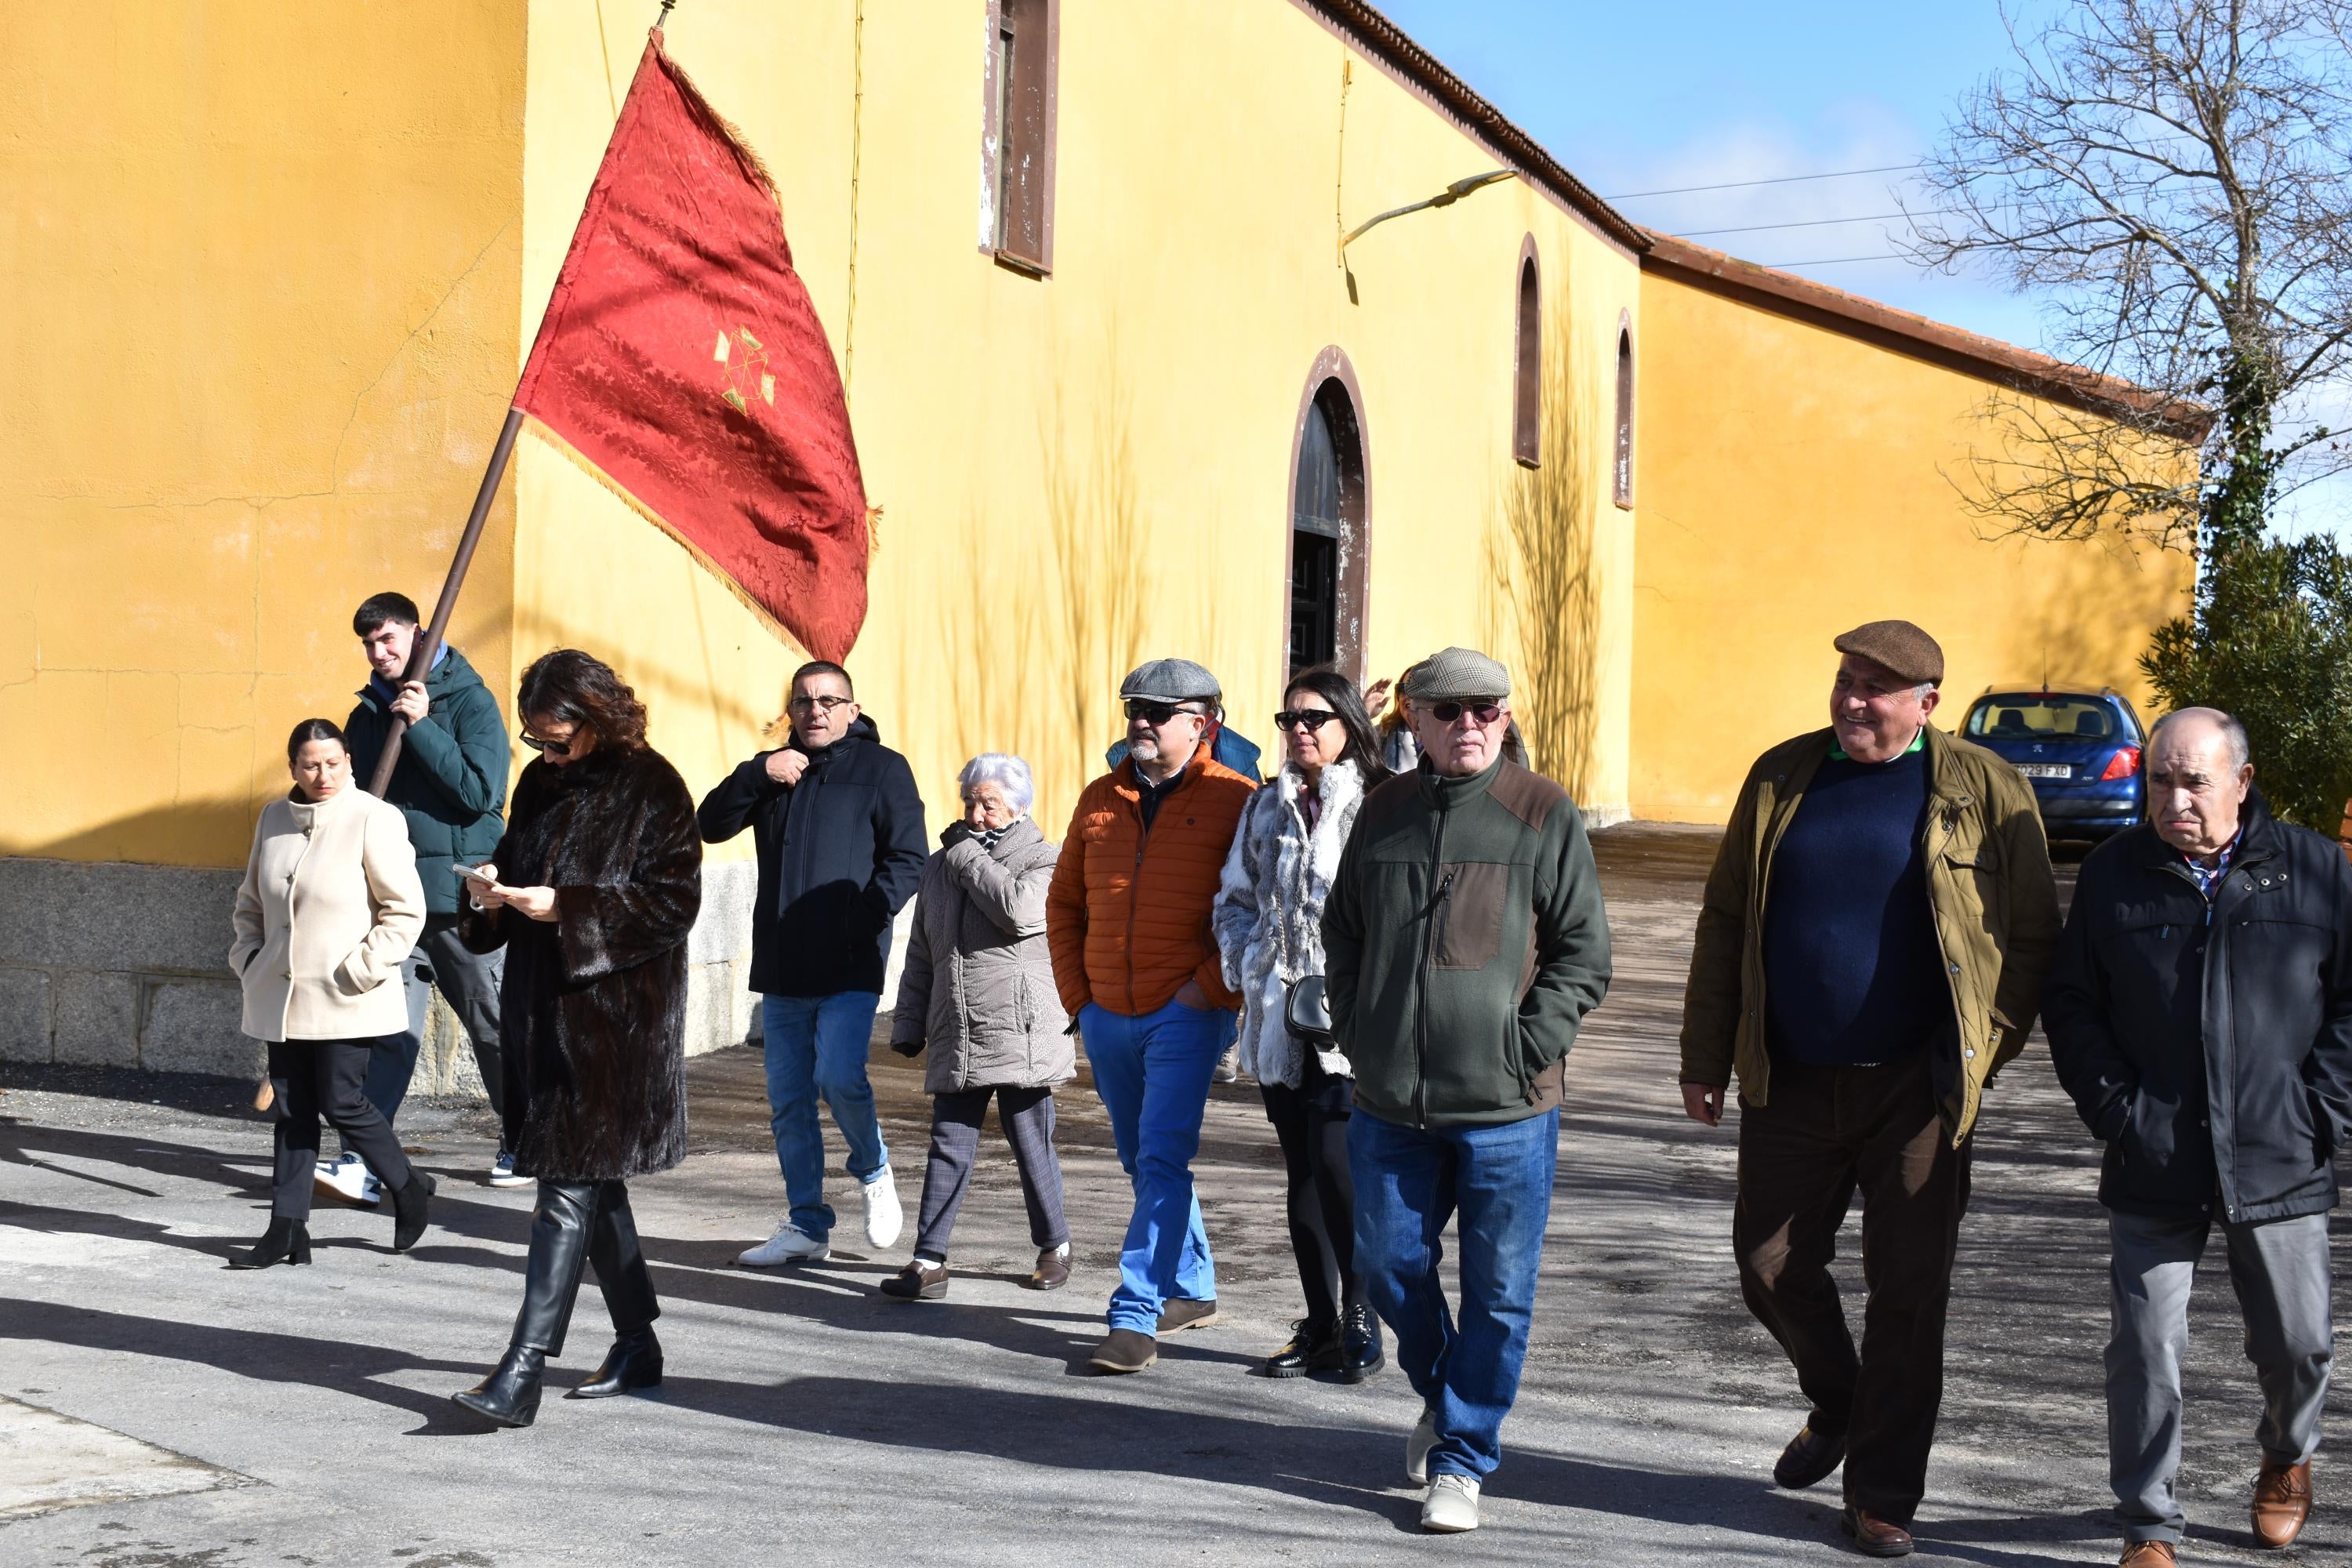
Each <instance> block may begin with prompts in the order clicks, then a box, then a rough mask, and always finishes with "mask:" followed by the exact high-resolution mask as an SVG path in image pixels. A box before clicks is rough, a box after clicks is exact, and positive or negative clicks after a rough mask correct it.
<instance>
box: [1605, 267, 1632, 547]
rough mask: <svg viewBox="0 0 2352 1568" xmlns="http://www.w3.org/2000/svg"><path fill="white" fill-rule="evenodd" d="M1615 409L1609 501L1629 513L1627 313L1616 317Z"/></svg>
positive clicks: (1629, 326)
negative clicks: (1626, 509) (1614, 437)
mask: <svg viewBox="0 0 2352 1568" xmlns="http://www.w3.org/2000/svg"><path fill="white" fill-rule="evenodd" d="M1616 373H1617V374H1616V386H1617V399H1616V401H1617V407H1616V416H1617V417H1616V424H1615V436H1616V439H1615V443H1614V446H1613V448H1612V451H1611V453H1610V462H1609V491H1610V499H1611V500H1613V501H1615V502H1616V503H1617V504H1618V505H1619V506H1621V507H1624V508H1628V509H1631V508H1632V506H1633V400H1634V385H1633V383H1634V366H1633V312H1632V311H1630V310H1621V311H1619V312H1618V315H1617V366H1616Z"/></svg>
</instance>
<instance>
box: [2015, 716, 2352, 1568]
mask: <svg viewBox="0 0 2352 1568" xmlns="http://www.w3.org/2000/svg"><path fill="white" fill-rule="evenodd" d="M2253 778H2254V767H2253V760H2252V755H2251V754H2250V749H2249V747H2248V744H2247V741H2246V731H2245V728H2244V726H2242V724H2240V723H2239V722H2238V721H2236V720H2235V719H2233V718H2231V717H2230V715H2228V714H2226V713H2222V712H2220V711H2218V710H2214V709H2210V708H2185V709H2182V710H2180V711H2179V712H2177V713H2174V714H2171V715H2169V716H2168V717H2167V718H2165V719H2164V720H2162V721H2160V722H2158V725H2157V726H2156V730H2155V732H2154V733H2153V734H2151V735H2150V736H2149V737H2148V742H2147V805H2148V820H2147V822H2144V823H2141V824H2140V825H2138V826H2135V827H2132V828H2129V829H2126V831H2124V832H2122V833H2119V834H2117V835H2116V837H2114V838H2112V839H2110V840H2108V842H2106V843H2105V844H2103V845H2101V846H2100V847H2098V848H2097V849H2096V850H2095V851H2094V852H2093V853H2092V854H2091V856H2090V858H2088V859H2086V860H2084V863H2083V870H2082V877H2081V879H2080V880H2079V881H2078V882H2077V883H2076V885H2075V890H2074V909H2073V910H2072V911H2071V912H2070V913H2069V915H2068V916H2067V920H2066V932H2065V937H2064V940H2063V942H2062V944H2061V946H2060V949H2059V956H2058V963H2057V967H2056V969H2055V971H2054V972H2053V974H2052V976H2051V981H2050V994H2049V996H2048V999H2047V1000H2046V1002H2045V1003H2044V1004H2043V1013H2044V1016H2045V1018H2046V1021H2047V1024H2048V1026H2049V1033H2050V1056H2051V1059H2052V1061H2053V1063H2054V1064H2055V1065H2056V1067H2057V1068H2058V1079H2059V1081H2060V1082H2061V1083H2063V1084H2064V1085H2065V1087H2066V1092H2067V1093H2068V1094H2069V1095H2071V1096H2072V1097H2073V1098H2074V1106H2075V1109H2076V1110H2078V1111H2080V1112H2081V1113H2082V1118H2083V1124H2084V1126H2085V1127H2087V1128H2089V1129H2090V1131H2091V1133H2092V1135H2093V1136H2094V1137H2095V1138H2097V1139H2099V1140H2100V1141H2101V1142H2104V1143H2105V1145H2106V1154H2105V1160H2104V1161H2103V1163H2102V1164H2101V1167H2100V1172H2099V1201H2100V1202H2101V1203H2102V1204H2104V1205H2106V1209H2107V1235H2108V1241H2109V1245H2110V1248H2111V1262H2110V1265H2109V1269H2108V1279H2109V1281H2110V1289H2111V1291H2112V1308H2113V1310H2112V1317H2111V1320H2110V1321H2111V1322H2112V1323H2113V1326H2114V1331H2113V1335H2112V1337H2111V1338H2110V1339H2109V1340H2108V1342H2107V1352H2106V1372H2107V1478H2108V1480H2109V1482H2110V1483H2111V1484H2112V1485H2113V1486H2114V1488H2115V1493H2116V1520H2117V1521H2118V1522H2119V1523H2120V1524H2121V1525H2122V1526H2123V1531H2124V1542H2125V1545H2124V1554H2123V1561H2124V1562H2125V1563H2126V1564H2129V1565H2130V1568H2158V1565H2159V1564H2165V1563H2171V1562H2172V1561H2173V1556H2174V1552H2175V1550H2176V1549H2177V1548H2178V1547H2179V1543H2180V1539H2181V1535H2182V1532H2183V1531H2185V1530H2186V1528H2187V1525H2188V1521H2187V1518H2186V1516H2185V1514H2184V1512H2183V1510H2182V1509H2181V1506H2180V1500H2179V1496H2178V1494H2177V1493H2176V1491H2175V1489H2174V1479H2175V1478H2176V1477H2177V1476H2178V1474H2179V1469H2180V1422H2181V1394H2180V1361H2181V1356H2182V1354H2183V1352H2186V1350H2187V1349H2188V1345H2189V1286H2190V1283H2191V1281H2192V1280H2193V1279H2195V1277H2196V1273H2197V1265H2198V1262H2199V1260H2200V1258H2202V1257H2203V1256H2204V1252H2205V1244H2206V1241H2207V1239H2208V1238H2209V1237H2210V1236H2211V1234H2212V1232H2213V1229H2214V1227H2215V1226H2216V1225H2219V1226H2220V1227H2221V1238H2222V1243H2223V1246H2224V1248H2225V1250H2226V1251H2227V1253H2228V1256H2229V1261H2230V1283H2231V1286H2233V1287H2234V1288H2235V1289H2236V1291H2237V1297H2238V1309H2239V1312H2240V1314H2241V1315H2242V1317H2243V1319H2244V1321H2245V1326H2246V1359H2247V1360H2249V1361H2251V1362H2252V1363H2253V1365H2254V1377H2255V1381H2256V1383H2257V1384H2260V1386H2261V1389H2262V1395H2263V1414H2262V1419H2261V1420H2260V1421H2259V1422H2258V1423H2256V1425H2255V1427H2254V1445H2255V1447H2256V1448H2257V1449H2258V1450H2259V1454H2260V1460H2261V1463H2260V1468H2259V1469H2258V1471H2257V1473H2256V1475H2255V1478H2254V1483H2253V1494H2252V1500H2251V1510H2252V1524H2253V1531H2254V1536H2255V1539H2256V1540H2257V1541H2259V1542H2261V1543H2262V1544H2263V1545H2264V1546H2288V1545H2292V1544H2293V1543H2294V1540H2295V1537H2296V1536H2297V1535H2298V1534H2299V1533H2300V1532H2301V1531H2302V1530H2303V1526H2304V1522H2305V1521H2306V1520H2308V1519H2309V1518H2310V1517H2311V1500H2312V1484H2311V1456H2312V1453H2313V1451H2314V1450H2315V1449H2316V1448H2317V1447H2319V1416H2320V1410H2321V1408H2322V1406H2323V1405H2325V1404H2326V1399H2327V1384H2328V1379H2329V1376H2330V1374H2331V1373H2332V1371H2333V1368H2334V1361H2335V1357H2334V1346H2335V1340H2336V1330H2335V1317H2334V1311H2333V1303H2332V1302H2331V1300H2330V1299H2329V1282H2330V1276H2331V1273H2332V1268H2331V1266H2330V1262H2329V1258H2328V1249H2327V1211H2328V1210H2330V1209H2332V1208H2334V1207H2335V1206H2336V1163H2335V1156H2336V1151H2337V1150H2338V1149H2340V1148H2342V1147H2343V1146H2344V1143H2345V1142H2346V1136H2347V1132H2352V868H2347V866H2346V863H2345V858H2344V854H2343V851H2342V850H2341V849H2340V848H2339V847H2337V846H2336V844H2334V843H2332V842H2330V841H2329V840H2328V839H2327V838H2326V837H2323V836H2322V835H2320V834H2316V833H2313V832H2311V831H2309V830H2308V829H2305V828H2301V827H2296V826H2292V825H2290V824H2287V823H2284V822H2281V821H2279V820H2278V819H2277V818H2276V817H2274V816H2272V815H2271V811H2270V806H2269V805H2268V803H2267V802H2265V801H2264V800H2263V795H2262V792H2261V791H2260V790H2259V789H2256V788H2255V787H2254V784H2253Z"/></svg>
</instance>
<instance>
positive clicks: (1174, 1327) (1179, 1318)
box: [1160, 1296, 1225, 1334]
mask: <svg viewBox="0 0 2352 1568" xmlns="http://www.w3.org/2000/svg"><path fill="white" fill-rule="evenodd" d="M1223 1321H1225V1320H1224V1315H1223V1313H1221V1312H1219V1311H1218V1310H1217V1299H1216V1298H1215V1297H1213V1296H1212V1297H1210V1298H1209V1299H1208V1300H1205V1301H1192V1300H1186V1299H1185V1298H1183V1297H1181V1296H1179V1297H1177V1298H1175V1299H1174V1300H1171V1301H1170V1302H1169V1303H1168V1305H1167V1306H1165V1307H1163V1308H1161V1309H1160V1332H1161V1333H1163V1334H1174V1333H1181V1332H1182V1331H1184V1330H1186V1329H1213V1328H1215V1327H1216V1326H1217V1325H1218V1324H1219V1323H1222V1322H1223Z"/></svg>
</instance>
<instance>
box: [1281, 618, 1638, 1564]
mask: <svg viewBox="0 0 2352 1568" xmlns="http://www.w3.org/2000/svg"><path fill="white" fill-rule="evenodd" d="M1510 694H1511V678H1510V674H1509V672H1508V671H1507V670H1506V669H1505V668H1503V666H1502V665H1500V664H1498V663H1496V661H1495V660H1493V659H1491V658H1487V657H1486V655H1484V654H1481V653H1475V652H1473V651H1471V650H1470V649H1468V648H1447V649H1446V650H1445V651H1444V652H1443V653H1440V654H1437V655H1435V656H1434V657H1433V658H1430V659H1428V660H1427V661H1425V662H1424V663H1423V664H1421V665H1419V666H1416V667H1415V668H1414V669H1413V671H1412V674H1411V675H1410V676H1409V677H1408V678H1407V680H1406V690H1405V695H1406V696H1407V697H1409V698H1410V699H1411V700H1412V725H1413V733H1414V736H1415V738H1416V739H1418V740H1419V742H1421V748H1422V760H1421V764H1420V766H1419V768H1418V769H1416V770H1415V771H1414V772H1412V773H1402V774H1399V775H1398V776H1397V777H1395V778H1392V779H1391V780H1390V781H1389V782H1388V783H1386V784H1382V785H1381V787H1380V788H1378V789H1376V790H1374V791H1373V792H1372V793H1371V794H1370V795H1369V796H1367V797H1366V798H1365V801H1364V805H1363V807H1362V809H1361V810H1360V812H1359V813H1358V815H1357V817H1356V825H1355V827H1354V829H1353V831H1352V832H1351V833H1350V834H1349V838H1348V845H1347V847H1346V849H1345V850H1344V851H1342V853H1341V855H1340V858H1339V874H1338V876H1337V877H1336V878H1335V879H1333V882H1332V885H1331V894H1330V898H1329V900H1328V902H1326V904H1325V905H1324V910H1323V945H1324V954H1325V965H1326V975H1325V984H1326V989H1327V993H1328V998H1329V1003H1330V1008H1331V1024H1332V1030H1333V1034H1334V1036H1335V1037H1336V1038H1337V1039H1338V1042H1339V1048H1340V1050H1341V1051H1343V1052H1344V1053H1346V1055H1347V1058H1348V1061H1349V1066H1350V1067H1352V1068H1354V1070H1355V1077H1356V1110H1357V1111H1358V1114H1357V1116H1356V1117H1355V1119H1354V1120H1353V1121H1350V1122H1349V1124H1348V1126H1349V1131H1348V1159H1349V1168H1350V1169H1351V1170H1352V1171H1353V1173H1354V1175H1355V1183H1356V1259H1357V1262H1358V1264H1359V1266H1360V1268H1362V1269H1363V1272H1364V1276H1365V1283H1366V1289H1367V1292H1368V1294H1369V1295H1370V1298H1371V1302H1372V1308H1373V1310H1375V1311H1377V1312H1378V1313H1379V1314H1380V1315H1381V1319H1382V1321H1385V1322H1387V1324H1388V1325H1389V1327H1390V1329H1391V1331H1393V1332H1394V1333H1395V1335H1396V1347H1397V1364H1398V1365H1399V1366H1401V1367H1402V1368H1403V1369H1404V1373H1405V1376H1406V1377H1407V1378H1408V1379H1410V1380H1411V1381H1412V1387H1413V1392H1414V1393H1415V1394H1419V1395H1421V1399H1422V1405H1423V1410H1422V1415H1421V1420H1420V1422H1419V1424H1418V1425H1417V1426H1415V1427H1414V1428H1413V1433H1412V1437H1411V1438H1410V1439H1409V1440H1408V1441H1407V1443H1406V1446H1405V1473H1406V1475H1407V1476H1408V1477H1409V1478H1410V1479H1412V1482H1413V1483H1414V1484H1415V1485H1417V1486H1418V1485H1424V1484H1425V1485H1426V1486H1427V1487H1428V1489H1429V1490H1428V1493H1427V1496H1426V1497H1425V1498H1424V1499H1423V1504H1422V1511H1421V1523H1422V1528H1423V1529H1424V1530H1428V1531H1465V1530H1475V1529H1476V1528H1477V1527H1478V1489H1479V1485H1480V1483H1481V1482H1482V1481H1483V1480H1484V1479H1485V1478H1486V1476H1487V1475H1488V1474H1490V1473H1491V1472H1492V1471H1493V1470H1494V1468H1495V1467H1496V1464H1497V1463H1499V1462H1500V1461H1501V1458H1502V1428H1503V1418H1504V1417H1505V1416H1506V1415H1508V1414H1509V1413H1510V1409H1511V1405H1512V1403H1513V1401H1514V1400H1516V1399H1517V1396H1518V1388H1519V1368H1520V1365H1521V1363H1522V1362H1523V1361H1524V1360H1525V1359H1526V1355H1527V1346H1528V1322H1529V1321H1530V1319H1531V1317H1532V1315H1533V1312H1534V1309H1535V1294H1536V1273H1537V1268H1538V1264H1539V1263H1540V1262H1541V1260H1542V1254H1543V1238H1544V1226H1545V1224H1546V1222H1547V1221H1548V1220H1549V1217H1550V1215H1551V1188H1552V1175H1553V1170H1554V1166H1555V1163H1556V1160H1557V1157H1558V1153H1559V1106H1560V1099H1561V1089H1562V1085H1563V1083H1564V1081H1565V1078H1566V1073H1567V1061H1566V1058H1567V1056H1568V1051H1569V1047H1570V1046H1572V1045H1574V1044H1575V1043H1576V1031H1577V1027H1578V1025H1579V1024H1580V1022H1581V1021H1582V1020H1583V1017H1584V1016H1585V1015H1586V1014H1587V1013H1589V1012H1591V1010H1592V1009H1593V1008H1594V1007H1595V1006H1598V1005H1600V1002H1601V997H1602V995H1603V994H1606V993H1607V991H1608V989H1609V921H1608V915H1607V911H1606V910H1604V909H1603V908H1602V906H1601V880H1600V877H1599V875H1598V873H1597V872H1596V871H1595V870H1594V868H1593V864H1592V847H1591V843H1590V842H1589V841H1588V840H1587V839H1586V837H1585V835H1584V819H1583V817H1582V816H1580V814H1579V813H1578V811H1577V809H1576V805H1575V803H1574V802H1573V801H1571V800H1570V799H1569V796H1568V792H1567V791H1565V790H1563V789H1561V788H1560V787H1559V785H1558V784H1554V783H1552V782H1551V781H1550V780H1549V779H1547V778H1544V777H1542V776H1541V775H1539V774H1537V773H1530V772H1528V770H1527V769H1525V768H1523V767H1520V766H1519V765H1518V764H1517V763H1512V762H1509V761H1507V760H1506V759H1505V758H1504V757H1503V754H1502V749H1503V734H1504V731H1505V730H1506V729H1507V727H1508V726H1509V723H1510V710H1509V708H1508V706H1507V700H1508V699H1509V697H1510ZM1457 1210H1458V1211H1459V1214H1460V1241H1459V1246H1460V1247H1461V1252H1462V1258H1461V1263H1460V1269H1461V1278H1462V1309H1461V1314H1460V1321H1459V1326H1458V1327H1457V1326H1456V1323H1455V1321H1454V1320H1453V1319H1452V1318H1450V1317H1449V1316H1448V1315H1447V1312H1446V1308H1445V1299H1444V1289H1443V1286H1442V1283H1441V1280H1440V1278H1439V1273H1438V1263H1439V1261H1440V1257H1441V1251H1440V1248H1439V1246H1438V1242H1437V1237H1438V1235H1439V1233H1440V1232H1442V1231H1443V1230H1444V1228H1445V1224H1446V1221H1447V1219H1448V1218H1449V1217H1451V1216H1453V1215H1454V1214H1455V1213H1456V1211H1457Z"/></svg>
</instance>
